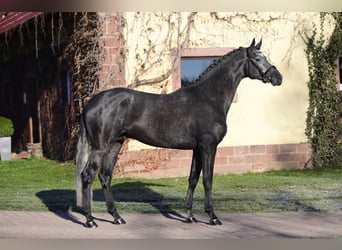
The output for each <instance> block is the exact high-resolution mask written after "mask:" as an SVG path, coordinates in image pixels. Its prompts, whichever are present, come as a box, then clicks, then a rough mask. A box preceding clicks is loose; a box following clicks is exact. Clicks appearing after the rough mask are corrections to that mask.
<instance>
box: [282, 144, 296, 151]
mask: <svg viewBox="0 0 342 250" xmlns="http://www.w3.org/2000/svg"><path fill="white" fill-rule="evenodd" d="M279 149H280V153H289V152H296V151H297V146H296V144H280V145H279Z"/></svg>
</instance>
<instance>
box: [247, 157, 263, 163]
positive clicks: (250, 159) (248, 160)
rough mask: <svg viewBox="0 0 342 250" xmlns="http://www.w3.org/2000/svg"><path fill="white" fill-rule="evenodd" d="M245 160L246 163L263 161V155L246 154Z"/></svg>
mask: <svg viewBox="0 0 342 250" xmlns="http://www.w3.org/2000/svg"><path fill="white" fill-rule="evenodd" d="M245 162H246V163H253V164H255V163H261V162H262V157H261V155H246V156H245Z"/></svg>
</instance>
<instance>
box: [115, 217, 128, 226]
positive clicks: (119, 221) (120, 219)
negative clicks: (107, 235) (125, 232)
mask: <svg viewBox="0 0 342 250" xmlns="http://www.w3.org/2000/svg"><path fill="white" fill-rule="evenodd" d="M113 224H115V225H123V224H126V221H125V220H124V219H123V218H121V217H119V218H114V221H113Z"/></svg>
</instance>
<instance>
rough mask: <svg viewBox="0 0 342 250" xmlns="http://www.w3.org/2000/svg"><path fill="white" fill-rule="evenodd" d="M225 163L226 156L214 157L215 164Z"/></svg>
mask: <svg viewBox="0 0 342 250" xmlns="http://www.w3.org/2000/svg"><path fill="white" fill-rule="evenodd" d="M216 164H217V165H227V157H220V156H218V157H216V158H215V165H216Z"/></svg>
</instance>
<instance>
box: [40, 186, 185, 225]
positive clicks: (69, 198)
mask: <svg viewBox="0 0 342 250" xmlns="http://www.w3.org/2000/svg"><path fill="white" fill-rule="evenodd" d="M152 186H164V187H165V185H160V184H155V183H145V182H140V181H137V182H125V183H119V184H114V185H113V186H112V191H113V197H114V200H115V202H133V203H147V204H149V205H150V206H151V207H152V208H153V209H155V210H156V211H157V212H159V213H160V214H162V215H163V216H164V217H165V218H167V219H172V220H179V221H182V222H183V221H185V217H184V216H183V215H181V214H180V213H178V212H177V211H176V210H174V209H172V208H171V207H170V205H169V204H168V203H167V202H165V201H164V200H165V197H164V196H163V195H161V194H160V193H158V192H156V191H154V190H153V189H151V188H150V187H152ZM36 196H37V197H38V198H39V199H40V200H41V201H42V202H43V203H44V205H45V206H46V207H47V208H48V210H49V211H52V212H54V213H55V214H56V215H57V216H59V217H61V218H63V219H66V220H69V221H72V222H73V223H77V224H82V225H83V223H82V222H80V221H79V219H78V218H76V217H75V216H73V215H72V214H70V213H69V212H68V211H70V210H71V211H73V212H77V213H80V214H83V213H82V211H81V209H80V208H79V207H78V206H77V205H76V192H75V190H70V189H53V190H43V191H40V192H38V193H36ZM93 201H97V202H103V206H104V207H105V198H104V193H103V190H102V189H94V190H93ZM119 212H125V211H119ZM95 219H97V220H100V221H101V220H102V221H106V220H103V219H99V218H95Z"/></svg>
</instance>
